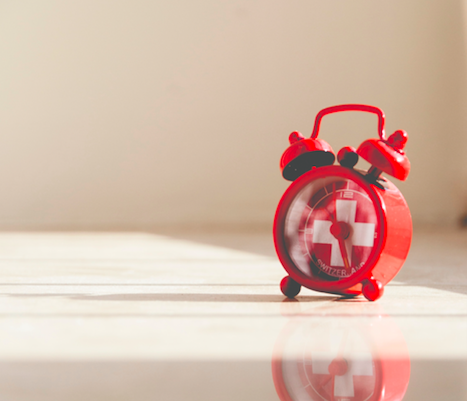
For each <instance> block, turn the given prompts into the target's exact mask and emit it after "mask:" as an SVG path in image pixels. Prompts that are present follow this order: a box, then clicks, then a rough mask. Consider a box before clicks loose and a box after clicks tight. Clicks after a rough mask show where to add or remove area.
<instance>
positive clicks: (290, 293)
mask: <svg viewBox="0 0 467 401" xmlns="http://www.w3.org/2000/svg"><path fill="white" fill-rule="evenodd" d="M301 288H302V286H301V285H300V284H298V283H297V282H296V281H295V280H294V279H293V278H292V277H290V276H287V277H284V278H283V279H282V281H281V291H282V294H284V295H285V296H286V297H287V298H295V296H296V295H298V293H299V292H300V289H301Z"/></svg>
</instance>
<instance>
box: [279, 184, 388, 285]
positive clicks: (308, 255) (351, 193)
mask: <svg viewBox="0 0 467 401" xmlns="http://www.w3.org/2000/svg"><path fill="white" fill-rule="evenodd" d="M378 231H379V227H378V218H377V211H376V209H375V206H374V204H373V202H372V200H371V198H370V196H369V195H368V194H367V192H366V190H365V189H364V188H363V187H361V186H360V185H359V184H358V183H357V182H355V181H353V180H351V179H348V178H343V177H337V176H334V177H333V176H328V177H325V178H319V179H316V180H314V181H312V182H311V183H309V184H308V185H307V186H305V187H304V188H303V190H302V191H301V192H300V194H298V196H297V197H296V198H295V200H294V202H293V203H292V204H291V206H290V208H289V211H288V214H287V218H286V222H285V242H286V246H287V248H288V252H289V255H290V256H291V258H292V260H293V261H294V263H295V265H296V266H297V267H298V268H299V269H300V270H301V271H302V273H305V274H306V275H307V276H313V277H321V278H323V279H326V280H331V281H333V280H334V281H335V280H340V279H345V278H349V277H351V276H352V275H354V274H355V273H357V272H358V271H359V270H360V269H361V268H362V267H363V266H365V264H366V263H367V261H368V260H369V259H370V257H371V256H372V254H373V253H374V251H375V247H376V244H377V241H378Z"/></svg>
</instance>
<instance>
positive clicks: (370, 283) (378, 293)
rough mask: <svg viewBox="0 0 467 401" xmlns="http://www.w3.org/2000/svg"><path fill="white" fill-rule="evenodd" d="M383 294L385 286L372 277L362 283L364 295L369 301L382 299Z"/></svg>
mask: <svg viewBox="0 0 467 401" xmlns="http://www.w3.org/2000/svg"><path fill="white" fill-rule="evenodd" d="M383 292H384V287H383V284H381V282H379V281H378V280H376V279H375V278H373V277H370V278H368V279H365V280H363V281H362V293H363V296H364V297H365V298H366V299H368V301H376V300H377V299H379V298H381V297H382V295H383Z"/></svg>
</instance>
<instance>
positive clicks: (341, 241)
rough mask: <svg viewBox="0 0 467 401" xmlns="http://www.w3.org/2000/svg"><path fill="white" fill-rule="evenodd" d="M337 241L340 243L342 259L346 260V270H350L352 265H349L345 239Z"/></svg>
mask: <svg viewBox="0 0 467 401" xmlns="http://www.w3.org/2000/svg"><path fill="white" fill-rule="evenodd" d="M337 240H338V241H339V249H340V251H341V254H342V259H344V265H345V268H346V269H347V270H348V269H349V268H350V263H349V258H348V256H347V249H346V248H345V240H344V238H340V237H339V238H338V239H337Z"/></svg>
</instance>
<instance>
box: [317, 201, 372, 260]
mask: <svg viewBox="0 0 467 401" xmlns="http://www.w3.org/2000/svg"><path fill="white" fill-rule="evenodd" d="M356 213H357V201H355V200H341V199H337V200H336V220H337V221H343V222H345V223H347V224H348V225H349V226H350V227H351V230H350V232H351V236H350V239H351V244H350V249H347V253H348V254H349V258H350V257H351V255H352V246H373V242H374V239H375V224H374V223H356V222H355V215H356ZM331 225H332V221H328V220H315V221H314V224H313V242H314V243H316V244H331V266H345V265H344V259H342V254H341V251H340V248H339V241H338V240H337V238H335V237H334V235H332V234H331ZM345 245H346V248H347V246H348V243H347V241H345Z"/></svg>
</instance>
